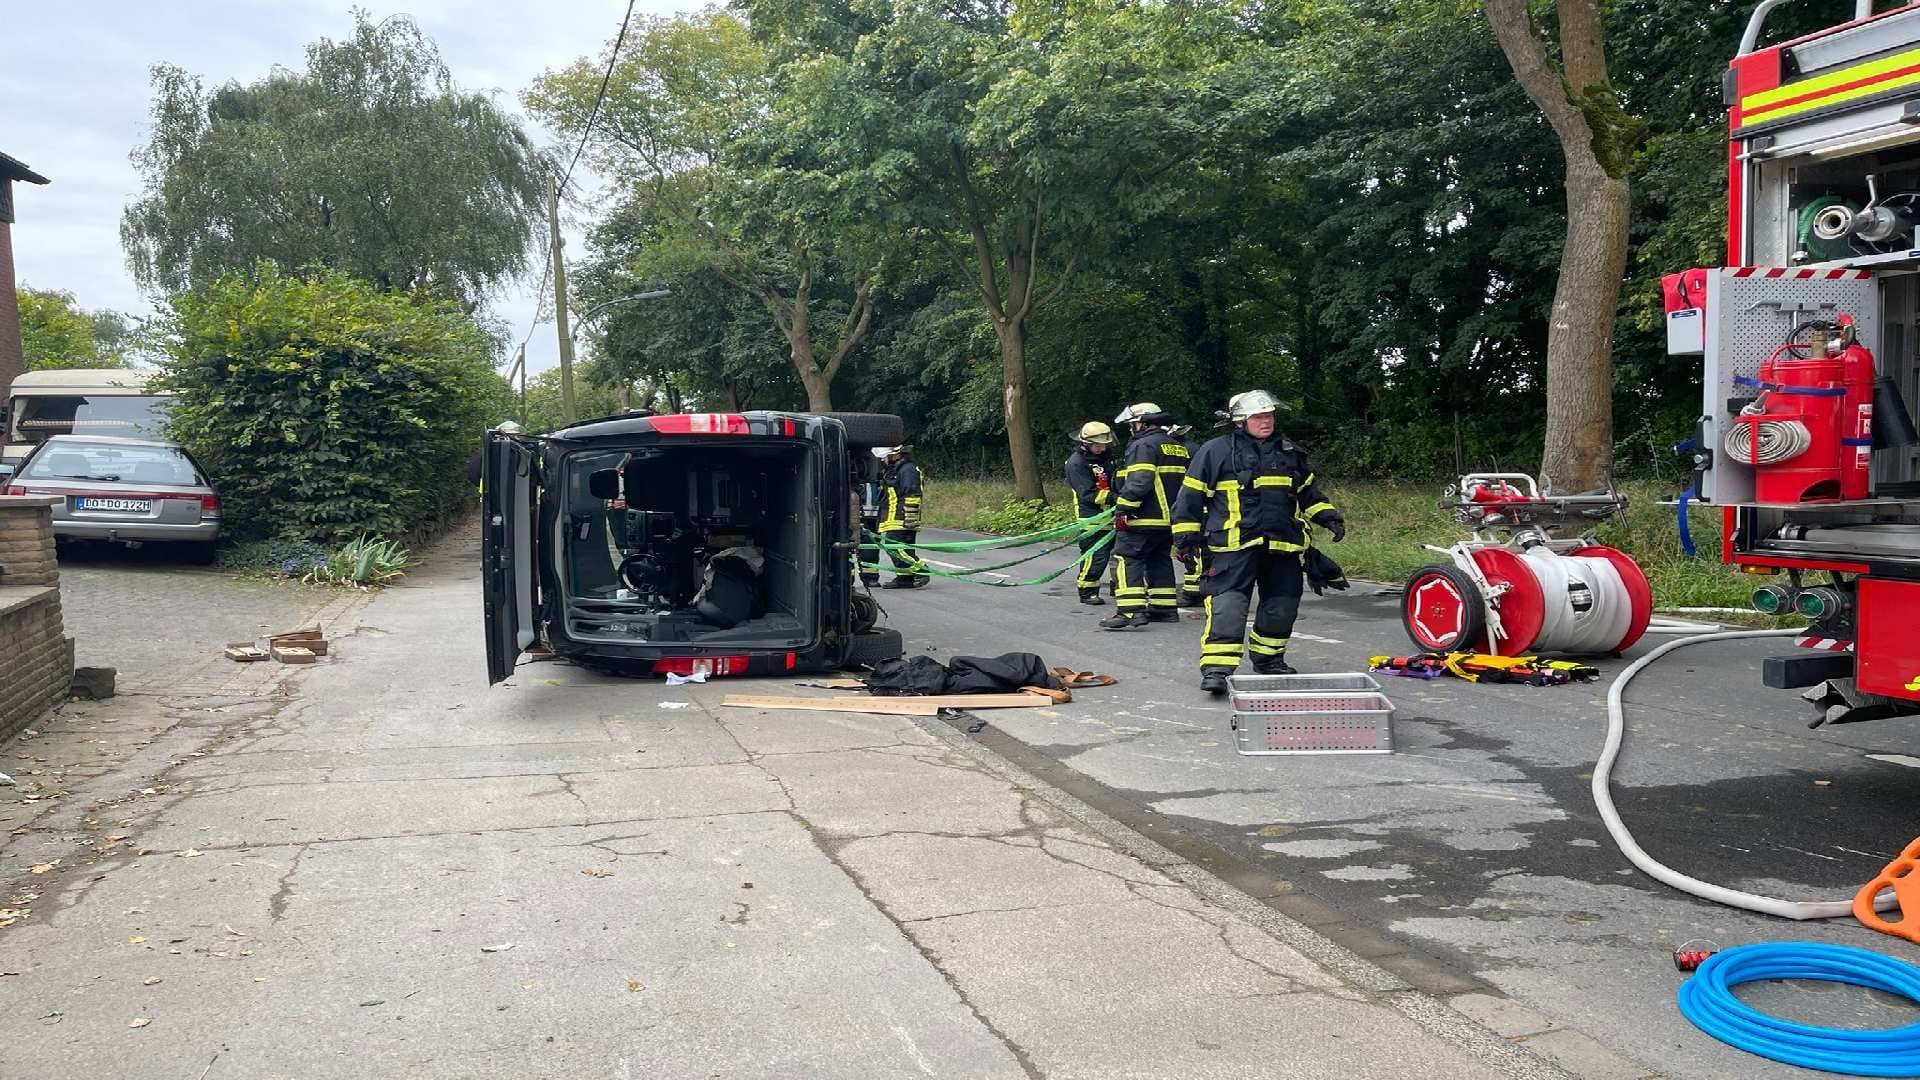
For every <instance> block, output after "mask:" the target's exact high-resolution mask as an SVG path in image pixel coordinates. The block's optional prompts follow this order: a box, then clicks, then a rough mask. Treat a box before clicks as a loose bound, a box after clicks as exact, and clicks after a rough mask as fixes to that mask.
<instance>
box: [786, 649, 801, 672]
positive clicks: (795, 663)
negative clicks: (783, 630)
mask: <svg viewBox="0 0 1920 1080" xmlns="http://www.w3.org/2000/svg"><path fill="white" fill-rule="evenodd" d="M799 666H800V654H799V653H788V654H787V670H788V671H792V670H793V669H794V668H796V667H799Z"/></svg>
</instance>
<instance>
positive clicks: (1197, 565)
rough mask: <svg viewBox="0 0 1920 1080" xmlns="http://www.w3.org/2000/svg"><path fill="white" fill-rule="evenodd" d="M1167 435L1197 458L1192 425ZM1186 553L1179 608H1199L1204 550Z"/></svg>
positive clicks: (1201, 598)
mask: <svg viewBox="0 0 1920 1080" xmlns="http://www.w3.org/2000/svg"><path fill="white" fill-rule="evenodd" d="M1167 434H1169V435H1171V436H1173V437H1174V438H1176V439H1178V440H1180V445H1181V446H1184V447H1186V448H1187V453H1188V454H1189V455H1192V456H1194V457H1197V456H1199V454H1200V440H1198V439H1196V438H1194V437H1193V425H1192V424H1182V425H1180V426H1179V427H1170V428H1168V429H1167ZM1189 467H1191V466H1189ZM1188 551H1189V552H1190V553H1191V555H1192V558H1190V559H1189V558H1187V556H1186V555H1182V556H1181V558H1182V560H1183V562H1182V565H1183V566H1184V567H1185V569H1186V572H1185V573H1184V574H1182V575H1181V576H1180V606H1181V607H1200V606H1201V605H1203V604H1204V603H1205V602H1206V597H1205V595H1204V594H1203V593H1202V592H1201V591H1200V583H1201V581H1202V580H1203V579H1204V575H1205V574H1206V572H1207V556H1206V549H1205V548H1204V547H1199V546H1195V547H1192V548H1189V549H1188Z"/></svg>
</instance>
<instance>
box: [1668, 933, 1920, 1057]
mask: <svg viewBox="0 0 1920 1080" xmlns="http://www.w3.org/2000/svg"><path fill="white" fill-rule="evenodd" d="M1758 979H1817V980H1820V981H1823V982H1838V983H1850V984H1852V985H1854V986H1867V987H1872V988H1873V989H1875V990H1884V991H1886V992H1887V993H1890V994H1899V995H1900V996H1902V997H1904V998H1907V999H1908V1000H1910V1001H1915V1002H1920V968H1916V967H1914V966H1913V965H1912V964H1909V963H1907V962H1905V961H1903V960H1895V959H1894V958H1893V957H1891V956H1883V955H1881V954H1880V953H1876V952H1868V951H1867V950H1865V949H1853V948H1848V947H1846V946H1844V945H1825V944H1820V943H1818V942H1805V943H1797V942H1766V943H1762V944H1757V945H1740V946H1737V947H1735V948H1732V949H1728V950H1726V951H1725V952H1719V953H1715V954H1714V955H1712V956H1710V957H1708V958H1707V962H1706V963H1704V964H1701V965H1700V969H1699V970H1698V971H1696V972H1694V973H1693V977H1692V978H1690V979H1688V980H1687V981H1686V982H1684V983H1682V984H1680V992H1679V995H1678V996H1679V1001H1680V1011H1681V1012H1682V1013H1683V1014H1685V1016H1686V1018H1687V1019H1688V1020H1691V1021H1693V1025H1694V1026H1695V1027H1697V1028H1699V1029H1700V1030H1701V1031H1704V1032H1706V1033H1707V1034H1709V1035H1711V1036H1713V1037H1714V1038H1716V1039H1719V1040H1720V1041H1721V1042H1723V1043H1726V1044H1727V1045H1728V1046H1734V1047H1738V1048H1739V1049H1741V1050H1745V1051H1747V1052H1748V1053H1750V1054H1758V1055H1760V1056H1761V1057H1764V1058H1771V1059H1773V1060H1774V1061H1784V1062H1786V1063H1787V1064H1789V1065H1799V1066H1802V1067H1804V1068H1808V1069H1824V1070H1826V1071H1828V1072H1835V1073H1842V1074H1845V1075H1848V1076H1920V1023H1912V1024H1908V1025H1906V1026H1904V1027H1897V1028H1878V1029H1871V1030H1865V1031H1859V1030H1849V1029H1846V1028H1829V1027H1816V1026H1814V1025H1812V1024H1801V1023H1797V1022H1795V1021H1792V1020H1782V1019H1780V1018H1779V1017H1777V1016H1768V1015H1767V1014H1766V1013H1763V1012H1760V1011H1759V1010H1758V1009H1755V1008H1753V1007H1751V1006H1749V1005H1747V1004H1746V1003H1745V1002H1742V1001H1741V1000H1740V999H1739V998H1736V997H1734V996H1733V987H1735V986H1737V985H1739V984H1740V983H1743V982H1753V981H1755V980H1758Z"/></svg>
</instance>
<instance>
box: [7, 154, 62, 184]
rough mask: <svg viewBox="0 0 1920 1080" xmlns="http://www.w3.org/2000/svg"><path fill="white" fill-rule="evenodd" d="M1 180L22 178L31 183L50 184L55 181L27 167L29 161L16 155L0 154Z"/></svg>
mask: <svg viewBox="0 0 1920 1080" xmlns="http://www.w3.org/2000/svg"><path fill="white" fill-rule="evenodd" d="M0 180H22V181H25V182H26V183H29V184H50V183H52V182H53V181H51V180H48V179H47V178H46V177H44V176H41V175H40V174H39V173H37V172H34V171H33V170H32V169H29V168H27V163H26V162H24V161H21V160H20V159H19V158H16V157H8V156H7V155H6V154H0Z"/></svg>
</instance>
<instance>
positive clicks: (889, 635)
mask: <svg viewBox="0 0 1920 1080" xmlns="http://www.w3.org/2000/svg"><path fill="white" fill-rule="evenodd" d="M906 651H907V642H906V639H905V638H902V637H901V636H900V631H898V630H892V629H888V628H887V627H884V626H883V627H880V628H879V629H877V630H875V631H873V632H872V633H870V634H855V635H853V647H852V648H850V649H848V650H847V663H846V666H847V667H872V666H874V665H875V664H878V663H879V662H880V661H882V660H898V659H899V658H900V656H901V655H902V654H903V653H905V652H906Z"/></svg>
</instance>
